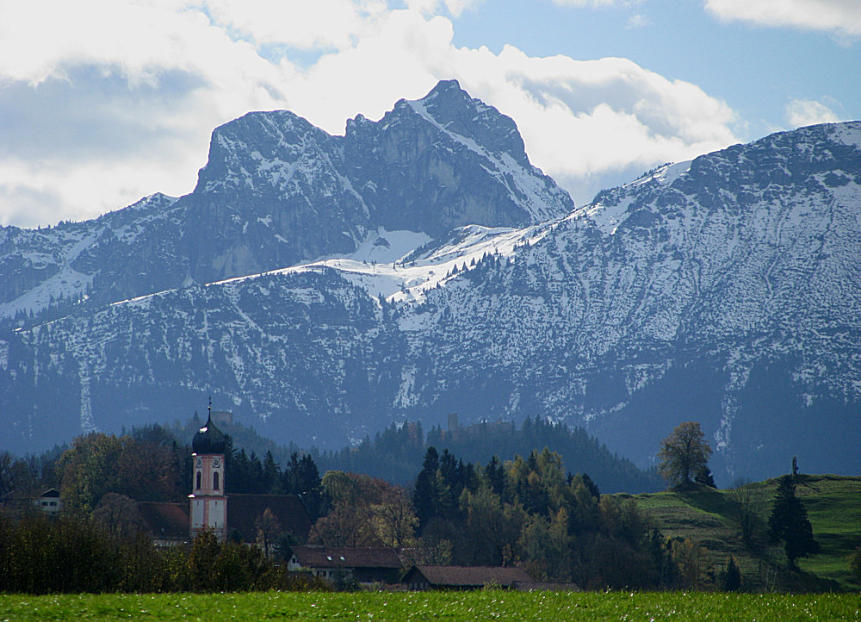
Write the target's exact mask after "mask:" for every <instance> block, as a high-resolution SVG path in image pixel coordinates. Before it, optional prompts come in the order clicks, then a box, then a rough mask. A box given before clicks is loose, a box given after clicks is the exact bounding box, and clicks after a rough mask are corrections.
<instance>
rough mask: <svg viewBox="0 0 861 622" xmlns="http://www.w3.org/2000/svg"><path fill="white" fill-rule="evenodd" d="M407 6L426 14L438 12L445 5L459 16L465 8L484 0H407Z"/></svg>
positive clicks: (450, 11) (452, 13) (455, 15)
mask: <svg viewBox="0 0 861 622" xmlns="http://www.w3.org/2000/svg"><path fill="white" fill-rule="evenodd" d="M406 1H407V7H408V8H410V9H412V10H414V11H418V12H419V13H422V14H424V15H428V14H432V13H435V12H437V11H438V10H439V9H440V7H443V6H444V7H445V8H446V9H447V10H448V12H449V13H450V14H451V15H452V16H453V17H458V16H459V15H460V14H461V13H463V12H464V11H465V10H467V9H469V8H472V7H474V6H476V5H478V4H480V3H481V2H483V0H406Z"/></svg>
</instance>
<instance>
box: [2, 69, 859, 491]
mask: <svg viewBox="0 0 861 622" xmlns="http://www.w3.org/2000/svg"><path fill="white" fill-rule="evenodd" d="M112 219H117V220H112ZM122 219H125V220H122ZM123 227H125V228H123ZM171 231H175V233H173V237H171ZM94 232H99V233H94ZM159 233H161V234H162V235H159ZM2 235H3V236H5V237H3V238H0V251H2V253H3V255H2V257H3V259H2V263H0V267H2V268H3V269H6V266H11V268H10V272H8V274H14V279H12V278H10V280H9V281H6V280H3V287H6V288H7V290H6V291H7V292H11V293H5V292H4V296H6V300H7V302H6V303H5V304H6V306H5V307H3V308H5V309H7V310H8V309H10V308H12V307H11V306H10V305H14V304H17V305H18V307H15V308H17V309H20V308H22V306H21V305H22V302H21V301H22V300H24V301H26V300H35V299H36V295H35V294H34V292H36V293H38V292H39V291H41V290H40V289H39V288H40V287H42V288H43V289H44V283H46V282H51V283H53V282H56V280H57V279H58V278H59V277H60V275H66V276H64V277H62V278H65V279H66V280H67V282H68V281H69V279H70V276H69V275H71V274H72V272H71V271H74V272H75V273H76V274H79V275H83V276H81V277H79V278H80V279H81V280H83V281H84V282H85V289H84V292H85V293H88V294H89V298H87V299H86V300H82V301H80V302H78V301H77V300H75V301H73V303H74V304H73V303H66V304H68V306H67V307H65V308H63V309H62V311H63V316H62V317H59V318H58V319H56V320H54V321H51V322H47V321H44V320H45V318H46V317H49V314H51V313H52V312H53V313H54V314H55V315H57V314H58V312H59V311H60V307H59V306H56V304H55V307H51V308H49V309H48V310H42V311H39V310H38V309H37V310H36V312H37V314H38V313H41V314H43V315H42V317H41V318H40V317H36V318H35V319H29V320H24V319H21V317H20V314H19V318H18V319H19V321H20V322H21V323H22V328H21V329H20V330H17V331H15V332H11V331H9V332H6V333H5V336H3V337H0V408H2V412H4V413H9V414H8V415H7V416H6V417H5V418H4V425H5V426H6V429H7V431H8V434H5V435H4V437H3V441H2V443H3V444H4V446H8V447H15V448H19V450H20V448H28V449H29V448H38V447H44V446H46V445H49V444H51V443H53V442H55V441H57V440H60V439H64V438H69V437H70V436H72V435H73V434H75V433H79V432H80V431H81V430H82V429H84V430H86V429H95V428H101V429H110V430H116V429H118V428H119V427H120V426H122V425H126V426H129V425H133V424H134V423H139V422H146V421H164V420H172V419H174V418H177V417H184V416H187V411H190V410H192V409H193V408H194V406H193V405H194V404H196V403H203V400H205V396H206V395H207V394H208V393H212V395H213V397H214V398H215V399H216V403H221V404H224V405H225V407H229V408H232V410H233V411H234V414H235V415H236V416H237V417H238V418H239V419H240V420H243V421H245V422H246V423H249V424H253V425H255V426H256V427H258V428H262V429H263V430H264V431H265V432H266V433H268V434H269V435H270V436H272V437H273V438H276V439H278V440H280V441H288V440H292V441H295V442H297V443H299V444H300V445H310V444H317V445H321V446H327V445H328V446H336V447H337V446H340V445H342V444H343V443H345V442H348V441H350V440H354V439H361V438H363V437H364V436H365V435H367V434H372V433H374V432H375V431H376V430H378V429H379V428H380V427H382V426H384V425H387V424H389V423H390V422H391V421H393V420H394V421H399V420H404V419H416V418H420V419H422V420H423V421H424V422H426V424H436V423H442V424H444V422H445V420H446V417H447V415H448V413H450V412H452V411H456V412H458V413H459V414H460V418H461V420H462V421H465V422H469V421H476V420H479V419H482V418H490V419H494V420H495V419H498V418H500V417H502V418H513V419H521V418H523V417H525V416H532V415H542V416H546V417H551V418H554V419H557V420H562V421H566V422H569V423H572V424H578V425H586V426H587V427H588V428H589V429H590V430H591V431H593V432H595V433H596V434H597V435H598V436H599V438H600V439H601V440H602V441H604V442H606V443H607V444H608V445H609V446H610V447H611V449H614V450H615V451H618V452H619V453H621V454H623V455H625V456H627V457H630V458H633V459H634V460H635V461H637V462H638V463H639V464H641V465H645V464H649V463H650V461H651V460H653V457H654V455H655V453H656V451H657V449H658V444H659V442H660V439H661V438H663V437H665V436H666V435H667V434H668V433H669V432H670V431H671V430H672V428H673V427H674V426H675V425H677V424H678V423H679V422H681V421H686V420H695V421H699V422H700V423H701V424H702V426H703V429H704V430H705V431H706V432H707V434H708V435H709V437H710V439H711V441H712V445H713V446H714V447H715V448H716V450H717V451H716V455H715V458H714V459H713V465H712V466H713V470H715V471H716V472H717V474H718V479H719V481H723V483H730V482H731V481H732V479H733V478H734V477H736V476H748V477H760V476H763V475H772V474H776V473H779V472H784V471H785V470H786V468H787V464H789V462H790V461H791V459H792V456H793V455H797V456H798V457H799V462H800V464H801V466H802V468H803V469H804V470H808V471H837V472H852V473H857V472H858V471H859V469H861V457H859V453H858V451H857V447H858V446H859V443H861V419H859V406H861V350H859V345H858V344H859V343H861V262H859V260H858V258H859V257H861V123H858V122H854V123H842V124H832V125H821V126H813V127H809V128H804V129H801V130H797V131H794V132H787V133H781V134H775V135H772V136H769V137H767V138H764V139H762V140H760V141H757V142H755V143H752V144H749V145H737V146H734V147H731V148H729V149H726V150H723V151H719V152H715V153H712V154H708V155H704V156H701V157H699V158H697V159H695V160H693V161H692V162H689V163H682V164H674V165H667V166H664V167H660V168H659V169H657V170H655V171H651V172H650V173H648V174H646V175H644V176H643V177H641V178H640V179H638V180H635V181H634V182H632V183H631V184H628V185H626V186H623V187H620V188H615V189H612V190H607V191H604V192H602V193H600V194H599V195H598V196H597V197H596V198H595V201H594V202H593V203H591V204H590V205H587V206H584V207H581V208H579V209H576V210H575V209H574V208H573V205H571V203H570V199H568V197H567V195H566V194H565V193H564V192H563V191H561V190H560V189H559V188H558V187H556V186H555V184H554V183H553V182H552V180H550V179H549V178H547V177H545V176H544V175H542V174H541V173H540V171H538V170H537V169H534V168H533V167H531V165H530V164H529V161H528V159H527V158H526V155H525V153H524V151H523V143H522V140H521V139H520V137H519V135H518V134H517V131H516V128H515V126H514V123H513V122H512V121H511V120H510V119H509V118H507V117H504V116H503V115H500V114H499V113H498V112H497V111H496V110H494V109H493V108H490V107H487V106H485V105H484V104H482V103H481V102H478V101H477V100H474V99H471V98H470V97H469V96H468V95H467V94H466V93H464V92H463V91H462V90H460V88H459V87H458V86H457V85H456V83H440V84H439V85H438V86H437V87H436V88H435V89H434V90H433V91H432V92H431V93H430V94H429V95H428V96H427V97H425V98H423V99H422V100H419V101H416V102H408V101H401V102H398V103H397V104H396V105H395V107H394V109H393V110H392V111H391V112H389V113H388V114H387V115H386V116H384V117H383V119H381V120H380V121H379V122H376V123H374V122H371V121H368V120H366V119H363V118H361V117H358V118H356V119H354V120H352V121H350V122H349V123H348V127H347V133H346V136H345V137H343V138H340V137H331V136H328V135H326V134H325V133H323V132H321V131H320V130H317V129H315V128H313V127H312V126H310V125H309V124H308V123H307V122H305V121H303V120H301V119H299V118H298V117H296V116H295V115H292V114H290V113H286V112H280V113H254V114H251V115H246V116H245V117H242V118H241V119H238V120H237V121H234V122H232V123H228V124H227V125H225V126H222V127H221V128H218V129H217V130H216V131H215V133H214V134H213V140H212V146H211V148H210V161H209V163H208V165H207V166H206V167H205V168H204V169H203V170H202V171H201V173H200V181H199V183H198V187H197V189H196V190H195V192H194V193H193V194H192V195H189V196H188V197H183V198H181V199H179V200H174V199H168V198H166V197H161V196H154V197H151V198H150V199H147V200H145V201H143V202H142V203H141V204H138V205H136V206H132V207H130V208H126V210H121V211H119V212H115V213H113V214H108V215H106V216H105V217H103V218H101V219H98V220H96V221H92V222H90V223H78V224H75V225H63V226H60V227H56V228H54V229H51V230H49V231H47V232H46V231H42V232H38V231H26V232H22V231H19V230H14V229H7V230H5V231H4V232H3V234H2ZM40 236H41V237H40ZM52 236H53V237H52ZM37 240H39V241H40V242H39V244H42V246H39V244H37V243H36V242H35V241H37ZM144 241H147V242H146V244H145V248H146V251H145V252H144V251H143V250H141V251H140V253H141V254H140V260H139V261H138V262H137V264H135V261H134V259H133V258H128V259H126V260H125V263H123V262H121V261H120V260H119V256H120V255H121V253H120V252H119V251H118V250H116V249H118V248H126V249H129V248H138V247H137V246H135V245H143V244H144ZM123 244H126V246H125V247H123V246H122V245H123ZM28 245H29V246H28ZM103 247H104V248H107V249H113V250H111V251H110V252H113V253H114V255H113V256H115V257H117V260H116V262H115V264H116V265H108V264H105V263H102V262H101V261H100V260H99V257H101V255H99V253H100V252H102V250H101V249H102V248H103ZM25 248H26V249H27V250H26V251H24V250H22V249H25ZM141 248H143V246H142V247H141ZM16 249H17V250H16ZM177 249H178V250H177ZM135 252H138V251H135ZM172 253H173V254H172ZM37 254H38V257H41V258H42V259H41V263H36V261H35V259H34V258H35V257H37ZM171 257H172V258H173V259H169V258H171ZM321 257H322V259H320V258H321ZM82 258H87V259H86V262H88V263H84V259H82ZM310 258H313V259H314V260H313V261H309V259H310ZM28 261H29V262H30V263H29V264H27V262H28ZM126 265H128V266H129V267H128V268H125V267H124V266H126ZM135 265H137V266H145V269H141V268H137V271H138V272H139V273H141V277H140V278H141V279H144V277H148V278H151V279H153V281H149V282H147V284H146V285H143V284H142V283H141V282H139V281H134V280H133V279H131V278H130V277H129V280H128V281H127V282H119V281H122V280H123V276H122V275H123V274H125V273H129V274H131V273H132V272H133V271H134V270H135V269H136V268H135ZM39 266H41V267H39ZM158 266H163V267H164V269H163V272H164V274H161V275H155V274H150V270H156V269H157V267H158ZM39 270H44V271H45V272H42V273H40V272H39ZM64 271H65V272H64ZM124 271H125V272H124ZM40 275H42V276H40ZM49 275H50V276H49ZM108 275H112V276H111V278H113V279H115V280H116V282H114V283H113V284H112V285H111V284H109V283H108V280H109V279H108ZM230 276H235V277H237V278H231V279H228V280H224V279H225V278H226V277H230ZM40 278H41V280H40ZM88 278H91V280H89V281H87V279H88ZM52 279H54V281H52ZM100 279H101V280H100ZM156 279H165V280H170V279H173V282H172V284H171V285H170V287H169V288H167V289H164V291H160V292H158V293H156V294H151V295H143V294H146V288H147V287H150V288H153V287H154V285H153V283H154V282H155V280H156ZM13 281H14V283H13ZM159 282H160V281H159ZM204 283H208V284H204ZM112 287H113V288H115V289H111V288H112ZM123 287H125V288H127V289H129V290H131V289H137V291H135V292H133V293H131V294H126V295H125V297H126V298H129V297H131V296H137V297H136V298H134V299H128V300H124V301H121V302H118V303H117V304H112V305H107V304H105V302H106V301H107V300H109V299H110V296H108V295H107V294H100V293H99V292H113V291H125V290H122V289H121V288H123ZM13 294H14V295H15V296H16V297H14V298H13ZM112 295H113V294H112ZM28 296H29V297H30V298H27V297H28ZM99 296H102V298H99ZM79 298H80V296H79ZM34 307H35V304H34ZM51 309H54V311H52V310H51ZM46 314H48V315H46ZM7 323H9V322H7Z"/></svg>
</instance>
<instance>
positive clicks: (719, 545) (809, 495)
mask: <svg viewBox="0 0 861 622" xmlns="http://www.w3.org/2000/svg"><path fill="white" fill-rule="evenodd" d="M748 488H749V495H750V501H751V503H752V504H753V506H754V507H755V508H756V509H757V513H758V514H759V517H760V519H761V526H762V528H763V529H764V527H765V524H766V523H767V521H768V515H769V513H770V512H771V505H772V500H773V498H774V492H775V490H776V488H777V480H776V479H771V480H766V481H764V482H757V483H753V484H750V485H749V486H748ZM796 494H797V495H798V496H799V497H800V498H801V499H802V500H803V501H804V506H805V508H806V509H807V514H808V517H809V519H810V523H811V525H812V526H813V535H814V537H815V538H816V540H817V541H818V542H819V544H820V546H821V547H822V551H821V552H820V553H819V554H817V555H814V556H811V557H807V558H802V559H800V560H799V563H798V565H799V567H800V568H801V570H803V571H804V572H805V573H807V574H808V575H816V577H819V578H820V579H824V580H827V581H833V582H836V586H837V587H838V588H839V589H844V590H859V589H861V584H859V583H858V582H857V581H855V580H854V579H853V578H852V576H851V575H850V573H849V564H848V560H847V555H849V553H851V552H852V551H853V550H854V549H855V548H856V547H858V546H861V477H844V476H838V475H800V476H799V480H798V484H797V486H796ZM624 496H627V495H624ZM633 498H634V499H635V500H636V502H637V504H638V506H639V507H641V508H642V509H644V510H647V511H648V513H649V514H650V515H651V517H652V518H653V520H654V521H655V523H656V526H657V527H658V528H659V529H660V530H661V532H662V533H663V534H664V535H665V536H667V537H681V538H692V539H694V540H696V541H698V542H699V543H700V544H701V545H702V546H703V547H704V549H705V550H706V560H705V564H704V566H705V570H706V571H708V570H709V569H717V570H720V569H723V568H725V567H726V563H727V560H728V559H729V556H730V555H733V556H734V557H735V559H736V562H737V563H738V565H739V567H740V569H741V571H742V575H743V577H744V578H745V580H746V581H747V583H748V586H749V587H750V588H751V589H759V590H770V589H780V588H783V589H786V588H787V587H788V588H789V589H803V588H806V589H823V588H824V586H821V585H820V586H816V585H814V584H813V583H811V582H810V581H809V579H811V578H812V577H809V576H808V577H805V576H803V575H792V574H791V573H786V572H783V570H784V569H785V567H786V558H785V556H784V554H783V549H782V548H781V547H780V546H763V547H762V548H761V549H760V550H758V551H755V552H751V551H749V550H748V549H747V548H746V547H745V546H744V543H743V542H742V539H741V533H740V529H739V526H738V520H737V517H738V502H737V499H736V497H734V493H733V492H732V491H730V490H713V489H710V488H705V487H699V488H696V489H692V490H687V491H684V492H662V493H653V494H642V495H635V496H634V497H633ZM762 539H763V541H764V534H763V537H762ZM787 581H790V583H789V585H787ZM805 581H807V583H806V584H805V583H804V582H805Z"/></svg>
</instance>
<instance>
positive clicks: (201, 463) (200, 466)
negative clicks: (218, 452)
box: [196, 458, 203, 469]
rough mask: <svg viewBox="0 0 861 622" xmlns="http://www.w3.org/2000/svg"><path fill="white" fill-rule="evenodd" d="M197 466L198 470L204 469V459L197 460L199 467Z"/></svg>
mask: <svg viewBox="0 0 861 622" xmlns="http://www.w3.org/2000/svg"><path fill="white" fill-rule="evenodd" d="M196 466H197V468H198V469H202V468H203V458H198V459H197V465H196Z"/></svg>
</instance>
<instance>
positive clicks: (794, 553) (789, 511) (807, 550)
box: [768, 475, 819, 568]
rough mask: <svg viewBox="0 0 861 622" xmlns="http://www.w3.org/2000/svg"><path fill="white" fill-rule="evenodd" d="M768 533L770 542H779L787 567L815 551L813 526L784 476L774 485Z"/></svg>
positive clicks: (789, 478) (816, 545)
mask: <svg viewBox="0 0 861 622" xmlns="http://www.w3.org/2000/svg"><path fill="white" fill-rule="evenodd" d="M768 534H769V537H770V538H771V540H772V542H778V541H783V549H784V551H786V558H787V560H789V565H790V567H792V568H795V560H796V559H798V558H799V557H806V556H807V555H812V554H814V553H818V552H819V543H818V542H817V541H816V540H815V539H814V538H813V527H812V525H811V524H810V521H809V520H808V518H807V510H806V509H805V508H804V504H803V503H802V502H801V499H799V498H798V497H796V496H795V481H794V479H793V477H792V476H791V475H784V476H783V477H781V478H780V480H779V481H778V484H777V492H776V493H775V497H774V507H773V508H772V510H771V516H769V518H768Z"/></svg>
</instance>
